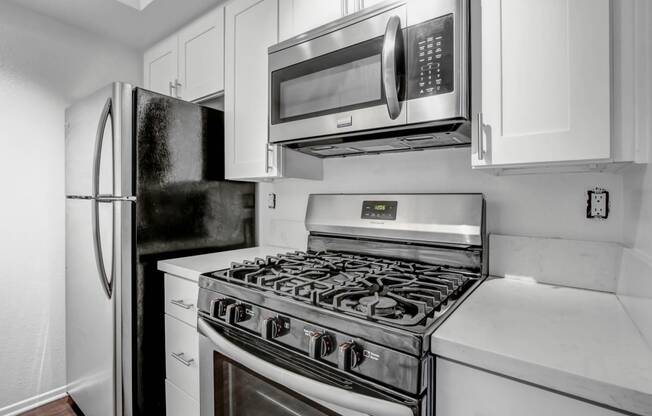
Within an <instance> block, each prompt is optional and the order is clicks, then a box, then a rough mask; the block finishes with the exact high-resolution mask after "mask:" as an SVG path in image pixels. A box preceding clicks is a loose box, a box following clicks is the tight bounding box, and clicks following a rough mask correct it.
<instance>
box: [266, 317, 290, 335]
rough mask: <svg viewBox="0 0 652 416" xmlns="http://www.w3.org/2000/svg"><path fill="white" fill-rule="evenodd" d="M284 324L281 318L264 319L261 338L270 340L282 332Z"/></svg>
mask: <svg viewBox="0 0 652 416" xmlns="http://www.w3.org/2000/svg"><path fill="white" fill-rule="evenodd" d="M284 326H285V322H284V321H283V319H281V318H266V319H265V320H264V321H263V330H262V331H261V332H262V333H263V338H265V339H269V340H272V339H274V338H277V337H278V336H280V335H281V333H282V332H283V328H284Z"/></svg>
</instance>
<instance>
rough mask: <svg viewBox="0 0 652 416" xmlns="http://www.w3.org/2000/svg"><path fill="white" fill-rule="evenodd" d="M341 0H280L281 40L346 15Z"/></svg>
mask: <svg viewBox="0 0 652 416" xmlns="http://www.w3.org/2000/svg"><path fill="white" fill-rule="evenodd" d="M344 5H345V3H344V2H341V1H339V0H279V3H278V7H279V40H280V41H284V40H286V39H289V38H291V37H293V36H296V35H299V34H301V33H303V32H307V31H309V30H310V29H314V28H316V27H318V26H321V25H323V24H326V23H328V22H331V21H333V20H337V19H339V18H340V17H342V16H344V14H345V13H346V9H345V7H344Z"/></svg>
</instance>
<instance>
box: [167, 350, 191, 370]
mask: <svg viewBox="0 0 652 416" xmlns="http://www.w3.org/2000/svg"><path fill="white" fill-rule="evenodd" d="M184 356H185V354H184V353H182V352H179V353H177V352H173V353H172V358H176V359H177V361H179V362H180V363H181V364H183V365H185V366H186V367H190V366H191V365H192V363H194V362H195V359H194V358H188V359H185V358H184Z"/></svg>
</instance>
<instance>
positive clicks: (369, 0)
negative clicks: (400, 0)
mask: <svg viewBox="0 0 652 416" xmlns="http://www.w3.org/2000/svg"><path fill="white" fill-rule="evenodd" d="M358 1H359V2H360V3H359V4H360V6H359V7H360V9H364V8H367V7H371V6H375V5H376V4H378V3H383V2H384V1H386V0H358Z"/></svg>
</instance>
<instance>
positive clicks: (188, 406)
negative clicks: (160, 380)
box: [165, 380, 199, 416]
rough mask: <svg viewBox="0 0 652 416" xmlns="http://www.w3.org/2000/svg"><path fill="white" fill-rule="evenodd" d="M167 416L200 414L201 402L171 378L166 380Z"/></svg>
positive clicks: (197, 415) (193, 415) (194, 415)
mask: <svg viewBox="0 0 652 416" xmlns="http://www.w3.org/2000/svg"><path fill="white" fill-rule="evenodd" d="M165 407H166V416H199V403H198V402H197V401H196V400H193V398H192V397H190V396H188V394H187V393H185V392H184V391H182V390H181V389H179V388H178V387H177V386H175V385H174V384H172V383H170V381H169V380H166V381H165Z"/></svg>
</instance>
